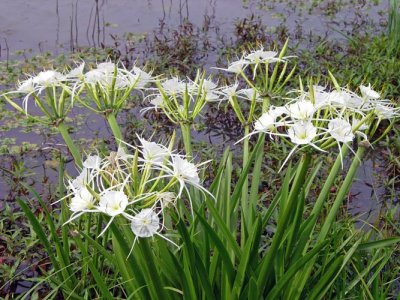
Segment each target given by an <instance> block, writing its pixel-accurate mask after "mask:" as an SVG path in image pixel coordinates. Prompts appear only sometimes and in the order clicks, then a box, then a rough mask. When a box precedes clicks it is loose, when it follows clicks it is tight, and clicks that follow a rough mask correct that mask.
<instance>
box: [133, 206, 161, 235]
mask: <svg viewBox="0 0 400 300" xmlns="http://www.w3.org/2000/svg"><path fill="white" fill-rule="evenodd" d="M159 228H160V218H159V217H158V215H157V214H156V213H155V212H154V211H153V210H152V209H151V208H145V209H142V210H141V211H140V212H139V213H137V214H136V215H134V216H133V217H132V223H131V229H132V231H133V233H134V234H135V235H136V236H137V237H141V238H148V237H152V236H153V235H154V234H156V233H157V231H158V230H159Z"/></svg>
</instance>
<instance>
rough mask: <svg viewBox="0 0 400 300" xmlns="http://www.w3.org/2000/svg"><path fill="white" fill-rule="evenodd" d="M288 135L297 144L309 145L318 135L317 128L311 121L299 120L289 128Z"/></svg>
mask: <svg viewBox="0 0 400 300" xmlns="http://www.w3.org/2000/svg"><path fill="white" fill-rule="evenodd" d="M288 136H289V138H290V140H291V141H292V142H293V143H294V144H296V145H307V144H310V143H311V142H312V140H313V139H314V138H315V137H316V136H317V128H316V127H315V126H314V125H313V124H312V123H311V122H298V123H295V124H293V125H292V126H291V127H290V128H289V129H288Z"/></svg>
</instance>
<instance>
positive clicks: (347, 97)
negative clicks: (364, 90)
mask: <svg viewBox="0 0 400 300" xmlns="http://www.w3.org/2000/svg"><path fill="white" fill-rule="evenodd" d="M329 102H330V103H331V104H332V105H333V106H336V107H339V108H349V109H353V110H356V111H357V112H359V113H362V111H361V110H360V109H361V108H362V106H363V105H364V104H365V100H364V99H362V98H361V97H359V96H358V95H356V94H355V93H352V92H349V91H347V90H345V89H343V90H341V91H336V90H335V91H332V92H330V93H329Z"/></svg>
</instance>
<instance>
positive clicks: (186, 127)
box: [179, 122, 193, 158]
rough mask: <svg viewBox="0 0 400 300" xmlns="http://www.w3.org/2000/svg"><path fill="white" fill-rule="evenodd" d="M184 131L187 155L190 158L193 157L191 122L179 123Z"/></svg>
mask: <svg viewBox="0 0 400 300" xmlns="http://www.w3.org/2000/svg"><path fill="white" fill-rule="evenodd" d="M179 125H180V126H181V131H182V138H183V145H184V147H185V152H186V155H187V156H188V157H190V158H192V157H193V148H192V136H191V135H190V124H189V123H183V122H181V123H179Z"/></svg>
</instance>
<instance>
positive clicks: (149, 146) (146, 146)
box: [138, 137, 171, 164]
mask: <svg viewBox="0 0 400 300" xmlns="http://www.w3.org/2000/svg"><path fill="white" fill-rule="evenodd" d="M138 138H139V141H140V143H141V144H142V146H141V149H142V150H141V153H142V154H143V159H144V161H146V162H150V163H152V164H162V163H163V162H164V161H165V160H166V159H167V158H168V157H169V156H170V155H171V152H170V151H169V150H168V148H167V147H165V146H164V145H161V144H157V143H155V142H149V141H146V140H145V139H143V138H140V137H138Z"/></svg>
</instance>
